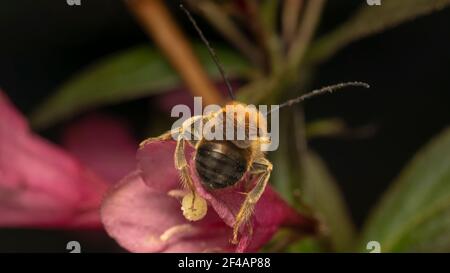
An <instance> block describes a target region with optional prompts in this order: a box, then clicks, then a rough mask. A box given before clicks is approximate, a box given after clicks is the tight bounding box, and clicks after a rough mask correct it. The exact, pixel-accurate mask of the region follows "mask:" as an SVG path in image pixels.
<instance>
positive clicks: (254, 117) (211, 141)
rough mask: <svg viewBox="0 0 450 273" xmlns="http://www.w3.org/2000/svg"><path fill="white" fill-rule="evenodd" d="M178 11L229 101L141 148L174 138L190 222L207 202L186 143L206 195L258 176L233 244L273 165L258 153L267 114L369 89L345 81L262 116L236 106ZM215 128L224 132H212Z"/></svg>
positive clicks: (239, 216)
mask: <svg viewBox="0 0 450 273" xmlns="http://www.w3.org/2000/svg"><path fill="white" fill-rule="evenodd" d="M181 8H182V9H183V10H184V11H185V12H186V14H187V16H188V17H189V19H190V20H191V22H192V23H193V25H194V27H195V28H196V30H197V32H198V33H199V34H200V37H201V38H202V40H203V41H204V42H205V44H206V45H207V47H208V50H209V52H210V54H211V56H212V58H213V60H214V61H215V62H216V64H217V67H218V69H219V71H220V73H221V74H222V76H223V79H224V81H225V82H226V84H227V87H228V91H229V93H230V96H231V98H232V101H231V102H229V103H227V104H226V105H225V106H223V107H222V108H220V109H219V110H217V111H213V112H211V113H209V114H205V115H197V116H193V117H191V118H189V119H187V120H186V121H184V122H183V124H182V125H181V126H180V127H178V128H175V129H172V130H170V131H168V132H166V133H164V134H162V135H160V136H158V137H155V138H149V139H147V140H145V141H144V142H142V143H141V145H144V144H145V143H146V142H148V141H158V140H159V141H161V140H170V139H173V138H175V139H176V141H177V144H176V148H175V154H174V161H175V167H176V169H177V170H178V171H179V173H180V177H181V181H182V184H183V187H184V188H185V189H187V190H188V191H189V194H187V195H186V196H185V197H184V199H183V202H182V208H183V212H184V215H185V217H186V218H187V219H189V220H192V221H195V220H200V219H202V218H203V217H204V216H205V214H206V209H207V206H206V202H205V201H204V200H203V199H202V198H201V197H200V196H198V194H197V193H196V188H195V186H194V182H193V179H192V176H191V173H190V169H189V165H188V161H187V159H186V156H185V147H186V145H190V146H191V147H193V148H194V149H195V153H194V162H195V171H196V172H197V175H198V177H199V179H200V182H201V183H202V185H203V186H204V188H206V189H207V190H209V191H214V190H217V189H223V188H227V187H232V186H234V185H236V184H237V183H238V182H239V181H241V180H242V178H243V177H244V176H245V175H246V174H251V175H254V176H256V177H257V182H256V184H254V185H253V188H251V189H250V190H249V191H248V192H247V193H245V200H244V202H243V203H242V205H241V206H240V209H239V212H238V213H237V214H236V216H235V223H234V226H233V240H232V242H233V243H236V242H237V237H238V233H239V231H240V229H241V227H243V226H244V225H245V224H246V223H247V221H248V220H249V218H250V216H251V215H252V212H253V210H254V207H255V205H256V203H257V202H258V200H259V199H260V197H261V195H262V194H263V192H264V190H265V188H266V185H267V183H268V181H269V178H270V174H271V172H272V168H273V166H272V163H270V161H269V160H268V159H267V158H266V154H265V152H264V150H263V149H262V146H263V145H266V144H268V143H270V137H269V134H268V132H267V120H266V117H267V116H268V115H270V113H272V112H274V111H278V110H279V109H280V108H283V107H285V106H291V105H293V104H296V103H300V102H302V101H304V100H305V99H308V98H311V97H314V96H318V95H322V94H324V93H327V92H332V91H334V90H337V89H341V88H344V87H347V86H359V87H365V88H368V87H369V86H368V84H366V83H363V82H347V83H340V84H336V85H332V86H327V87H324V88H321V89H318V90H315V91H312V92H310V93H307V94H306V95H303V96H300V97H297V98H295V99H292V100H289V101H287V102H285V103H283V104H281V105H279V106H278V107H276V108H275V109H272V110H271V111H269V112H267V113H262V112H260V111H259V110H257V109H256V108H252V107H247V105H245V104H244V103H241V102H237V101H236V100H235V99H234V95H233V90H232V88H231V85H230V84H229V81H228V80H227V77H226V75H225V73H224V70H223V68H222V66H221V64H220V62H219V60H218V58H217V56H216V54H215V52H214V50H213V48H212V47H210V46H209V43H208V41H207V40H206V38H205V37H204V35H203V33H202V31H201V30H200V29H199V27H198V26H197V24H196V22H195V21H194V19H193V18H192V16H191V15H190V13H189V11H187V10H186V9H185V8H184V7H182V6H181ZM199 124H200V125H202V126H208V124H212V127H213V128H212V129H213V130H212V131H214V133H215V134H216V136H217V135H221V136H223V138H219V139H217V138H211V137H209V136H205V135H204V131H203V130H198V129H197V128H196V125H199ZM229 124H232V126H229ZM219 127H221V128H225V129H223V130H222V131H221V132H217V129H219ZM214 129H216V130H214ZM239 132H241V133H242V132H243V137H241V138H233V139H230V138H229V136H230V135H232V136H236V135H237V134H239Z"/></svg>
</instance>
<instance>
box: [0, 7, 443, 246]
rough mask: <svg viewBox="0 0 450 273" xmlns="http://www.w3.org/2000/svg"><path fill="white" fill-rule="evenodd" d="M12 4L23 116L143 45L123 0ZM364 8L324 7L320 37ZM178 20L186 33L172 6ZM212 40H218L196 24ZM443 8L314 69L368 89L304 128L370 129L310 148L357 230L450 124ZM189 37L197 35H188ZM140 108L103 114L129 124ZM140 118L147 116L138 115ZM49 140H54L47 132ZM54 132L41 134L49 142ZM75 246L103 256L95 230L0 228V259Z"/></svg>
mask: <svg viewBox="0 0 450 273" xmlns="http://www.w3.org/2000/svg"><path fill="white" fill-rule="evenodd" d="M81 2H82V5H81V6H72V7H71V6H68V5H67V4H66V1H65V0H39V1H32V0H28V1H26V0H14V1H12V0H10V1H5V0H3V1H1V3H0V35H1V36H0V37H1V38H0V87H1V88H2V89H3V90H4V91H5V92H6V94H7V95H8V96H9V97H11V99H12V100H13V102H14V103H15V104H16V105H17V106H18V107H19V109H20V110H21V111H22V112H24V113H25V114H28V113H30V112H31V110H32V109H33V108H34V107H35V106H37V104H38V103H39V102H40V101H42V100H43V99H44V98H45V97H46V96H48V95H49V94H50V93H51V92H52V91H54V90H55V88H56V87H57V86H58V85H59V84H61V83H62V82H64V81H65V80H66V79H67V78H68V77H69V76H71V75H72V74H73V73H75V72H77V71H79V70H80V69H82V68H83V67H85V66H86V65H88V64H89V63H92V62H93V61H95V60H97V59H99V58H101V57H104V56H107V55H108V54H110V53H113V52H116V51H118V50H123V49H126V48H128V47H131V46H133V45H136V44H139V43H147V42H149V40H148V38H147V36H146V35H145V34H144V33H143V32H142V31H141V30H140V28H139V26H138V25H137V24H136V23H135V22H134V19H133V18H132V17H131V16H130V15H129V14H128V12H127V10H126V8H125V6H124V4H123V3H122V1H118V0H114V1H113V0H81ZM363 2H364V1H342V0H341V1H328V5H327V7H326V9H325V12H324V20H323V21H322V24H321V26H320V29H319V33H324V32H326V31H328V30H330V29H332V28H334V27H335V26H336V25H337V24H338V23H339V22H341V21H342V20H345V18H346V17H347V16H348V15H350V14H351V12H352V11H353V10H354V8H356V7H358V6H359V5H360V4H362V3H363ZM172 5H173V7H174V9H175V12H176V14H177V18H178V20H179V21H180V22H181V23H182V24H183V25H184V28H185V29H186V31H188V32H189V33H190V34H191V35H193V36H194V35H196V34H195V33H193V32H192V28H191V27H190V25H189V23H188V22H187V20H186V19H185V16H183V15H182V14H181V13H180V11H179V10H177V9H176V5H174V4H172ZM200 25H201V26H202V28H204V29H205V30H206V32H207V34H208V36H209V37H210V39H211V40H212V42H213V43H214V42H216V43H217V42H220V37H219V36H217V35H215V34H214V33H213V32H212V31H211V30H210V29H208V27H207V25H206V23H205V22H203V21H201V20H200ZM448 26H450V9H447V10H444V11H441V12H439V13H435V14H433V15H430V16H426V17H421V18H419V19H417V20H415V21H413V22H409V23H406V24H403V25H401V26H399V27H396V28H394V29H391V30H389V31H387V32H385V33H383V34H379V35H375V36H371V37H370V38H366V39H364V40H361V41H359V42H355V43H353V44H351V45H350V46H348V47H346V48H345V49H344V50H342V51H340V52H339V53H338V54H337V55H336V56H334V57H333V58H332V59H331V60H330V61H328V62H326V63H324V64H323V65H322V66H320V69H319V70H318V71H317V74H316V77H315V79H314V81H313V86H314V87H320V86H322V85H326V84H332V83H336V82H343V81H347V80H362V81H366V82H368V83H370V84H371V85H372V89H370V92H358V91H352V90H349V91H348V92H343V93H342V94H340V95H339V96H327V97H322V98H320V99H317V100H312V101H310V102H308V103H307V104H306V106H305V109H306V118H307V120H314V119H317V118H320V117H334V116H337V117H342V118H343V119H344V120H345V121H347V122H348V123H349V124H350V125H352V126H356V127H357V126H364V125H367V124H374V125H376V127H377V131H376V134H375V135H373V136H372V137H369V138H363V139H321V140H314V141H312V142H311V146H312V147H313V148H314V149H315V150H317V151H319V153H320V154H321V155H322V157H324V158H325V160H326V162H327V164H328V166H329V168H330V170H331V172H332V173H333V174H334V175H335V176H336V177H337V180H338V181H339V183H340V186H341V188H342V190H343V192H344V195H345V199H346V201H347V202H348V204H349V207H350V210H351V213H352V216H353V218H354V220H355V222H356V223H357V225H358V226H361V224H362V223H363V220H364V219H365V217H366V216H367V213H368V212H369V211H370V209H371V208H372V207H373V206H374V205H375V203H376V200H377V199H378V198H379V197H380V195H381V194H382V193H383V191H384V190H385V189H386V187H387V186H388V184H389V183H390V182H391V181H392V180H393V179H394V178H395V177H396V176H397V175H398V174H399V172H400V171H401V169H402V167H403V166H404V165H405V164H406V163H407V162H408V160H409V159H410V158H411V156H412V155H414V154H415V152H416V151H417V150H418V149H419V148H420V147H422V146H423V145H424V144H426V143H427V142H428V141H429V140H430V139H431V138H432V137H433V136H434V135H436V134H438V133H439V132H440V131H441V130H442V129H443V128H445V127H446V126H448V124H449V121H450V109H449V102H450V92H449V89H450V73H449V72H450V52H449V51H450V35H449V34H450V33H449V30H448ZM195 37H197V36H195ZM147 106H148V104H147V103H146V102H142V101H138V102H129V103H126V104H124V105H121V106H119V107H118V106H114V107H109V108H108V109H104V110H106V111H116V112H119V113H122V114H125V115H126V116H127V118H128V119H130V120H132V121H133V122H135V123H139V122H151V120H146V119H144V120H143V119H142V118H141V117H140V116H139V110H133V111H128V110H130V109H142V111H145V108H146V107H147ZM146 117H148V116H147V115H146ZM55 132H56V133H55ZM57 132H58V130H57V127H56V129H55V128H52V129H50V130H46V131H43V132H39V133H41V134H43V135H44V136H46V137H49V138H51V139H57V137H56V135H57ZM70 240H79V241H82V242H83V249H82V250H86V251H89V250H90V251H101V250H111V248H116V246H115V243H114V242H112V240H109V239H108V238H107V237H106V235H105V234H104V233H103V232H79V231H77V232H74V231H71V232H68V231H38V230H36V231H30V230H12V229H10V230H6V229H3V230H0V251H64V249H65V244H66V242H68V241H70Z"/></svg>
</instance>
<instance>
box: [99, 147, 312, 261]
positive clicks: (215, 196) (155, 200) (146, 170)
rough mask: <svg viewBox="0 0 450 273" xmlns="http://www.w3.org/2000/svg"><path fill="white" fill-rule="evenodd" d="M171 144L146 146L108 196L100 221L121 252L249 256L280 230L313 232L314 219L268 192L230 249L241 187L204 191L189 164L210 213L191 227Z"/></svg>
mask: <svg viewBox="0 0 450 273" xmlns="http://www.w3.org/2000/svg"><path fill="white" fill-rule="evenodd" d="M175 145H176V143H175V141H156V142H150V143H147V144H146V145H145V146H144V147H143V148H141V149H140V150H139V152H138V160H139V166H138V170H136V171H135V172H133V173H131V174H129V175H128V176H127V177H125V178H124V179H123V180H122V181H121V182H120V183H119V184H117V185H116V186H115V187H114V188H113V189H111V191H110V192H109V194H108V195H107V196H106V198H105V200H104V203H103V205H102V209H101V215H102V221H103V224H104V225H105V228H106V230H107V232H108V233H109V235H110V236H112V237H113V238H114V239H115V240H117V242H118V243H119V244H120V245H121V246H122V247H124V248H126V249H127V250H129V251H132V252H204V251H208V252H209V251H220V252H232V251H236V252H253V251H257V250H259V249H260V248H261V247H262V246H263V245H264V244H265V243H267V242H268V240H270V238H271V237H272V235H273V234H274V233H275V232H276V231H277V230H278V228H279V227H280V226H281V225H291V226H296V227H298V228H300V229H302V231H304V232H310V233H311V232H315V228H316V226H315V222H314V221H313V220H311V219H309V218H306V217H303V216H301V215H299V214H298V213H296V212H295V211H294V210H293V209H292V208H290V207H289V206H288V205H287V204H286V203H285V202H284V201H283V200H282V199H281V198H280V197H279V196H278V195H277V194H276V193H275V192H274V191H273V190H272V189H271V188H270V187H268V188H267V189H266V191H265V192H264V194H263V196H262V197H261V199H260V200H259V202H258V204H257V206H256V208H255V211H254V215H253V218H252V220H251V221H252V227H253V228H252V230H253V232H250V231H249V230H247V229H244V231H243V232H242V233H241V237H240V241H239V243H238V244H237V245H233V244H231V243H230V239H231V237H232V226H233V223H234V219H235V215H236V213H237V211H238V209H239V207H240V205H241V203H242V201H243V199H244V196H243V194H242V191H243V190H244V189H243V188H242V185H243V183H239V184H238V186H236V187H232V188H227V189H223V190H215V191H207V190H206V189H204V188H203V187H202V185H201V184H200V182H199V178H198V177H197V175H196V172H195V169H194V168H193V167H192V166H194V164H192V159H191V162H190V166H191V173H192V174H193V177H192V178H193V180H194V182H195V186H196V190H197V192H198V194H199V195H200V196H201V197H202V198H204V199H205V200H206V201H207V203H208V206H209V208H208V212H207V214H206V216H205V217H204V218H203V219H201V220H200V221H196V222H189V221H188V220H186V219H185V217H184V216H183V213H182V211H181V206H180V197H182V196H183V195H184V194H185V192H184V191H183V190H182V189H181V186H180V181H179V174H178V171H177V170H176V169H175V166H174V163H173V157H174V151H175ZM193 152H194V150H193V148H191V147H189V148H186V156H187V158H192V155H193ZM245 179H247V178H245Z"/></svg>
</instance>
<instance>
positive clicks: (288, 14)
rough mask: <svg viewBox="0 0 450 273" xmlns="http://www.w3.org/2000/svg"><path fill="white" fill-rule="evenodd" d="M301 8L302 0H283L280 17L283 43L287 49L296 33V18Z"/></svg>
mask: <svg viewBox="0 0 450 273" xmlns="http://www.w3.org/2000/svg"><path fill="white" fill-rule="evenodd" d="M302 6H303V0H285V1H284V4H283V11H282V15H281V20H282V27H283V41H284V44H285V45H286V47H287V48H289V45H290V43H291V41H292V39H293V38H294V35H295V32H296V31H297V25H298V18H299V16H300V12H301V9H302Z"/></svg>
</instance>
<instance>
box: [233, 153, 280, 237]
mask: <svg viewBox="0 0 450 273" xmlns="http://www.w3.org/2000/svg"><path fill="white" fill-rule="evenodd" d="M250 171H251V172H252V173H254V174H259V179H258V181H257V183H256V185H255V187H254V188H253V189H252V190H251V191H250V192H249V193H248V194H247V196H246V198H245V200H244V203H243V204H242V205H241V208H240V209H239V212H238V214H237V215H236V220H235V222H234V226H233V239H232V243H233V244H236V243H237V242H238V240H237V237H238V234H239V230H240V228H241V226H242V225H244V224H246V223H247V221H248V220H249V218H250V216H251V215H252V213H253V210H254V208H255V205H256V203H257V202H258V200H259V198H260V197H261V195H262V194H263V193H264V190H265V189H266V185H267V183H268V182H269V178H270V173H271V172H272V163H270V161H269V160H267V159H266V158H264V157H262V156H261V157H259V158H256V159H255V161H254V162H253V165H252V168H251V170H250Z"/></svg>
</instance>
